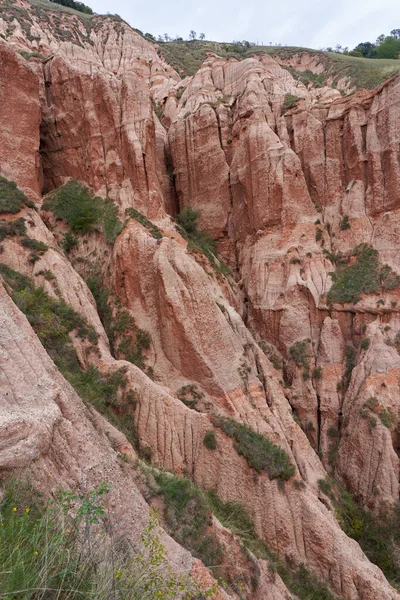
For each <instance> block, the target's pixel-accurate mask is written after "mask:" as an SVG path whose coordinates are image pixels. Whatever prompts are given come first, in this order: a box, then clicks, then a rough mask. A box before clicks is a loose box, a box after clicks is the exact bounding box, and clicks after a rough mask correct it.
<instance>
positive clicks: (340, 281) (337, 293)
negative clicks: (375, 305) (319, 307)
mask: <svg viewBox="0 0 400 600" xmlns="http://www.w3.org/2000/svg"><path fill="white" fill-rule="evenodd" d="M353 256H355V257H356V262H355V263H354V264H352V265H350V266H345V267H341V268H339V269H338V270H337V271H336V272H335V273H330V275H331V277H332V279H333V285H332V287H331V289H330V291H329V294H328V302H341V303H344V302H353V304H356V303H357V302H358V301H359V299H360V297H361V294H362V293H367V294H370V293H374V292H376V291H377V289H378V287H379V275H378V266H379V265H378V252H377V251H376V250H374V249H373V248H371V247H370V246H368V245H367V244H361V245H359V246H357V248H355V250H354V251H353Z"/></svg>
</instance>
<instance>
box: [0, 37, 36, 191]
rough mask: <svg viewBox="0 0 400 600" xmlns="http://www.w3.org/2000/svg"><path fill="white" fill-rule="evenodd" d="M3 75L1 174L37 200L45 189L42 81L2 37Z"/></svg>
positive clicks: (0, 69)
mask: <svg viewBox="0 0 400 600" xmlns="http://www.w3.org/2000/svg"><path fill="white" fill-rule="evenodd" d="M0 78H1V82H2V85H1V90H0V102H1V106H2V109H1V116H0V127H1V131H2V135H1V140H2V144H1V148H0V164H1V174H2V175H3V177H7V178H8V179H11V180H16V181H17V182H18V185H19V186H20V188H22V189H23V190H24V191H25V192H26V194H28V196H30V197H31V198H32V200H36V199H38V197H39V194H40V193H41V167H40V157H39V124H40V104H39V81H38V78H37V76H36V74H35V72H34V70H33V69H32V68H31V66H30V65H29V64H27V62H26V61H25V60H24V59H23V58H22V56H20V55H19V54H17V53H16V52H15V51H14V50H12V49H11V47H10V45H9V44H7V43H6V42H5V41H4V40H2V39H0ZM17 90H18V92H17Z"/></svg>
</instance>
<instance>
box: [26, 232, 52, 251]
mask: <svg viewBox="0 0 400 600" xmlns="http://www.w3.org/2000/svg"><path fill="white" fill-rule="evenodd" d="M21 243H22V245H23V246H24V247H25V248H29V249H30V250H34V251H35V252H37V253H38V254H43V253H44V252H46V250H48V249H49V247H48V246H47V244H44V243H43V242H39V241H38V240H33V239H31V238H30V237H28V236H25V237H23V238H22V242H21Z"/></svg>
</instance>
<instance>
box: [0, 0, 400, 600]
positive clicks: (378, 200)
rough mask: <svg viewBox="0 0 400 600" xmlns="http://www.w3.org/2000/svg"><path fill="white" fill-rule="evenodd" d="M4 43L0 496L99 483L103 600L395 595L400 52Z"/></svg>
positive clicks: (122, 35)
mask: <svg viewBox="0 0 400 600" xmlns="http://www.w3.org/2000/svg"><path fill="white" fill-rule="evenodd" d="M0 34H1V36H0V83H1V85H0V100H1V106H2V110H1V112H0V137H1V144H0V211H1V214H0V302H1V311H0V348H1V354H0V369H1V371H0V373H1V378H0V403H1V404H0V405H1V415H2V416H1V420H0V466H1V482H2V483H1V485H2V494H3V503H2V504H1V509H2V511H3V512H2V515H3V514H6V513H5V512H4V511H5V510H6V509H5V508H4V506H6V505H5V502H6V500H4V498H5V499H7V498H8V497H9V496H8V495H7V494H8V492H7V490H8V487H7V486H8V485H9V481H10V478H11V479H12V478H14V479H15V478H16V479H17V481H19V482H21V481H26V480H27V481H28V483H29V485H28V488H29V490H30V492H29V494H31V496H32V498H31V497H29V500H30V499H32V501H33V500H34V499H35V494H39V495H40V496H41V497H42V496H43V497H44V498H49V497H52V498H56V497H57V492H56V491H57V489H59V488H62V489H63V490H64V498H69V497H70V496H68V493H69V492H68V490H71V493H73V494H75V495H76V498H77V499H75V500H74V502H75V505H74V506H75V513H74V511H73V510H71V509H70V508H69V509H68V510H69V513H68V511H67V512H65V513H64V514H69V516H71V515H72V516H73V515H74V514H75V515H76V514H77V515H78V516H79V514H80V512H79V511H80V510H81V508H80V507H82V506H83V507H86V509H87V507H88V504H87V502H89V500H90V502H91V503H92V504H90V502H89V504H90V506H91V509H90V510H92V511H93V510H94V509H93V502H95V503H96V502H100V500H98V497H97V496H96V494H100V492H99V489H100V490H103V492H101V493H102V494H103V496H104V503H103V500H102V503H101V504H98V505H96V506H97V508H96V510H98V513H99V515H100V516H101V519H100V517H99V516H98V518H97V521H98V522H97V523H96V522H95V521H94V522H90V523H89V525H91V526H92V525H93V526H94V532H95V533H94V535H95V539H96V540H97V542H96V544H97V543H99V542H98V540H105V541H104V542H103V544H104V545H102V544H100V547H101V548H102V550H104V548H105V549H106V550H104V551H105V552H110V548H116V549H117V550H115V552H116V554H115V555H114V550H113V552H112V553H111V555H112V556H115V557H117V558H118V560H122V559H123V565H124V566H123V567H121V569H120V568H119V567H115V568H114V567H113V568H114V570H113V571H112V572H111V583H110V590H111V591H110V590H109V591H108V592H107V593H106V592H101V593H100V591H99V589H100V588H99V587H94V588H93V589H91V593H92V596H91V597H93V595H94V597H99V598H104V599H105V598H108V597H110V596H109V595H108V596H107V594H111V592H112V593H114V594H115V593H116V592H115V590H116V589H118V591H119V593H120V594H121V595H122V594H123V592H124V593H125V596H124V597H130V598H144V597H146V596H143V595H142V596H140V595H136V596H135V595H134V592H133V591H132V589H133V588H130V591H127V589H125V591H124V590H123V587H118V586H123V585H125V584H124V581H125V579H124V576H125V574H126V572H127V571H129V568H128V567H127V566H126V565H131V566H132V564H133V565H136V566H137V564H138V562H137V561H140V560H142V558H141V557H142V556H143V555H142V553H143V552H144V555H145V553H146V551H148V550H145V548H147V549H148V548H149V547H150V548H151V550H150V551H152V552H154V556H155V562H156V563H157V561H158V563H157V564H156V566H157V568H160V569H161V576H158V575H157V576H155V575H152V577H153V579H152V584H151V585H152V589H151V594H153V595H149V596H148V597H149V598H150V597H151V598H152V599H153V598H156V597H159V596H160V597H164V598H174V597H175V598H179V597H185V594H186V597H187V596H189V597H197V598H204V597H210V598H213V599H214V600H218V599H225V600H227V599H232V600H241V599H242V598H246V599H249V600H287V599H288V598H291V599H292V600H296V599H300V600H302V599H304V600H310V599H314V600H315V599H318V600H320V599H322V600H332V599H335V598H342V599H344V600H356V599H357V600H376V599H377V598H379V599H382V600H395V599H398V598H400V593H399V591H398V590H399V589H400V587H399V586H400V561H399V547H400V533H399V531H400V530H399V520H398V500H399V466H400V463H399V448H400V445H399V441H400V438H399V407H400V391H399V390H400V341H399V340H400V319H399V307H400V304H399V300H400V296H399V290H400V258H399V252H398V228H399V224H398V223H397V217H398V215H399V210H400V205H399V198H400V193H399V192H400V162H399V152H398V151H399V143H400V133H399V132H400V128H399V127H398V121H399V114H400V75H399V73H398V72H395V71H396V70H397V61H379V64H378V61H373V60H366V59H360V58H352V57H344V56H340V55H336V54H335V55H332V54H327V53H320V52H316V51H312V50H303V49H288V48H270V47H269V48H266V49H263V48H252V49H251V50H250V51H249V54H248V55H242V54H241V53H240V56H236V55H235V54H234V53H233V54H232V53H231V50H230V49H229V47H225V48H224V45H219V44H216V43H211V42H204V43H200V42H182V43H175V42H171V43H163V44H154V43H153V42H151V41H150V40H148V39H146V38H145V37H143V35H141V33H140V32H138V31H136V30H134V29H132V28H131V27H130V26H129V25H128V24H127V23H125V22H124V21H123V20H122V19H120V18H118V17H116V16H99V15H93V16H91V15H82V14H79V13H77V12H76V11H73V10H71V9H64V7H59V6H53V5H51V3H48V2H46V0H33V2H32V3H29V2H28V1H27V0H15V2H11V1H10V0H6V1H5V2H2V3H1V4H0ZM395 63H396V64H395ZM182 76H184V77H183V78H182ZM310 84H311V85H310ZM374 85H376V86H377V87H373V86H374ZM105 484H107V485H106V486H105V487H104V485H105ZM21 488H22V486H21ZM96 490H97V492H96ZM65 494H66V496H65ZM103 496H102V498H103ZM93 498H94V499H95V500H93ZM88 499H89V500H88ZM12 500H13V501H11V500H9V505H7V506H8V510H9V513H7V514H9V517H8V519H10V518H16V517H17V516H18V517H20V518H21V519H24V518H26V519H27V518H28V517H26V516H24V515H29V511H28V512H26V513H25V511H26V508H29V510H30V505H28V504H27V503H26V500H24V502H25V504H23V503H22V504H21V502H22V501H21V502H18V503H17V501H15V500H14V499H13V498H12ZM7 506H6V508H7ZM14 508H15V509H16V510H15V511H14ZM153 509H156V510H157V511H158V514H159V527H158V526H154V527H153V523H154V521H153V519H154V513H153ZM87 510H89V509H87ZM18 511H20V512H18ZM103 511H104V513H103ZM13 512H15V513H17V515H13ZM32 512H33V511H32ZM89 512H90V511H89ZM20 513H21V514H20ZM87 514H88V513H86V515H87ZM90 514H91V513H90ZM90 518H92V517H90ZM100 520H101V527H100V525H99V521H100ZM8 522H9V521H7V523H8ZM21 522H23V521H21ZM82 523H86V527H87V529H86V530H85V529H83V531H89V530H90V531H91V529H90V527H89V526H88V521H87V520H86V521H82ZM97 525H99V527H98V528H97V529H96V527H97ZM149 527H150V530H151V531H150V540H149ZM99 530H102V535H100V531H99ZM154 532H157V533H154ZM154 535H157V536H159V537H157V538H156V539H155V538H154V537H152V536H154ZM77 539H78V540H79V539H80V538H79V530H78V538H77ZM84 540H85V541H86V542H87V541H88V535H86V537H84ZM154 540H155V541H154ZM113 544H115V546H114V545H113ZM146 544H147V545H146ZM157 544H161V550H160V547H159V546H157ZM29 547H30V546H29ZM157 548H158V550H157ZM17 549H18V547H17ZM68 551H69V550H68V548H67V550H66V552H67V554H68ZM37 552H39V551H38V550H37ZM3 554H4V556H3V555H1V554H0V558H1V559H2V560H3V561H5V560H6V558H5V553H3ZM106 555H108V554H106ZM157 556H158V558H157ZM135 557H136V558H135ZM113 560H114V559H113ZM135 560H136V563H135ZM124 561H125V562H124ZM126 561H128V562H126ZM130 561H133V563H132V562H130ZM92 562H93V561H92ZM107 562H108V563H109V562H110V561H107ZM111 562H112V561H111ZM148 562H149V561H148ZM150 562H151V561H150ZM2 564H3V566H2V569H0V571H1V573H0V577H3V579H0V587H1V586H3V587H4V586H5V585H6V583H7V585H8V579H7V580H6V576H7V574H8V573H9V571H10V569H9V566H8V563H6V562H3V563H2ZM118 564H119V563H118ZM113 565H114V563H113ZM91 568H93V564H92V566H91ZM61 572H63V571H61ZM133 572H134V573H136V571H135V569H133ZM90 573H91V576H90V577H89V578H86V579H87V580H88V581H89V582H90V585H92V584H93V585H94V586H96V585H100V582H101V581H102V580H103V579H102V577H103V576H104V577H105V578H106V579H107V577H106V576H107V573H108V577H109V571H107V568H106V567H105V566H104V565H102V561H99V562H98V563H95V568H94V571H90ZM93 573H94V574H95V575H93ZM118 573H119V575H118ZM99 574H100V575H101V577H100V576H99ZM180 577H183V578H184V582H185V585H184V586H181V587H179V583H177V582H179V581H180V579H179V578H180ZM139 579H140V578H139ZM113 582H114V583H113ZM11 583H12V585H14V584H15V582H14V583H13V582H11ZM11 583H10V585H11ZM81 583H82V582H80V585H81ZM169 584H171V587H170V589H169V591H168V590H167V589H166V588H168V585H169ZM126 585H128V583H127V584H126ZM129 585H134V586H137V585H138V581H137V579H135V581H134V582H132V578H131V579H130V583H129ZM157 586H159V587H157ZM136 589H137V588H136ZM93 590H94V591H93ZM171 590H172V591H171ZM6 591H7V592H10V588H7V589H6ZM14 591H15V590H13V593H14ZM158 592H162V594H164V596H162V595H160V594H158V596H157V593H158ZM189 592H190V593H189ZM85 593H86V592H85ZM87 593H88V592H87ZM135 593H136V592H135ZM141 593H142V592H138V594H141ZM96 594H97V596H96ZM129 594H130V595H129ZM149 594H150V592H149ZM27 597H28V598H34V597H35V596H32V595H28V596H27ZM88 597H90V596H88Z"/></svg>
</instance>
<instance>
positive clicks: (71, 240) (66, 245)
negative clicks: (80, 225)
mask: <svg viewBox="0 0 400 600" xmlns="http://www.w3.org/2000/svg"><path fill="white" fill-rule="evenodd" d="M63 235H64V239H63V241H62V242H61V244H60V245H61V248H62V249H63V250H65V252H69V251H70V250H72V248H74V247H75V246H77V245H78V243H79V240H78V238H77V237H75V236H74V235H73V234H72V233H71V232H70V231H67V233H64V234H63Z"/></svg>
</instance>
